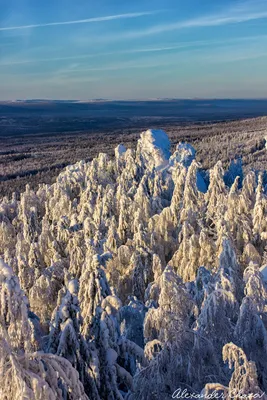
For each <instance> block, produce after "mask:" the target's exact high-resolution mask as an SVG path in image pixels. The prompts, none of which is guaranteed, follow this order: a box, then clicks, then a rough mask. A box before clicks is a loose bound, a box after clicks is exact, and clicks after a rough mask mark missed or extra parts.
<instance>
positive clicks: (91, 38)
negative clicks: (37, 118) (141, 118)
mask: <svg viewBox="0 0 267 400" xmlns="http://www.w3.org/2000/svg"><path fill="white" fill-rule="evenodd" d="M1 3H2V5H1V16H0V87H1V91H0V100H1V101H8V100H11V101H12V100H17V99H49V100H59V99H60V100H68V99H77V100H80V101H88V100H90V99H98V98H104V99H108V100H130V99H138V100H147V99H155V98H160V99H163V98H175V99H196V98H197V99H265V98H266V97H267V77H266V74H265V71H266V67H267V53H266V45H267V26H266V19H267V3H266V2H265V1H264V0H253V1H252V0H248V1H233V0H223V1H222V0H218V1H217V2H216V3H214V2H212V1H211V0H204V1H203V2H201V6H200V5H199V2H198V1H197V0H189V1H188V2H186V4H184V2H182V1H174V0H166V1H164V2H163V1H162V0H155V1H154V2H153V8H152V5H151V2H149V1H148V0H144V1H142V2H141V1H140V0H137V1H135V2H134V3H128V2H127V3H125V2H123V1H122V0H117V1H115V2H113V4H112V5H111V4H110V2H109V1H108V0H103V1H101V2H99V3H98V4H94V3H92V2H88V1H84V0H79V1H77V2H75V3H74V2H71V1H70V0H68V1H63V0H56V1H52V0H49V1H47V2H45V3H39V2H36V1H33V0H12V1H7V0H3V1H2V2H1Z"/></svg>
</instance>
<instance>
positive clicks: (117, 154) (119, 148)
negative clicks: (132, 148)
mask: <svg viewBox="0 0 267 400" xmlns="http://www.w3.org/2000/svg"><path fill="white" fill-rule="evenodd" d="M125 152H126V147H125V146H124V145H123V144H121V143H120V144H119V145H118V146H117V147H116V148H115V157H116V159H119V158H120V157H122V155H123V154H124V153H125Z"/></svg>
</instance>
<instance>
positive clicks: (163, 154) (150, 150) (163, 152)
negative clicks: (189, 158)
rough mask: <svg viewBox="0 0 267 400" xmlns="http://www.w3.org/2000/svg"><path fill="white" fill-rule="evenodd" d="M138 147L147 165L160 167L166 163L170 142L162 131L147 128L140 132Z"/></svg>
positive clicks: (169, 154) (169, 152)
mask: <svg viewBox="0 0 267 400" xmlns="http://www.w3.org/2000/svg"><path fill="white" fill-rule="evenodd" d="M138 147H139V149H140V152H141V156H142V159H143V161H144V162H145V163H146V164H148V165H147V166H152V167H156V168H160V167H163V166H165V165H167V164H168V160H169V158H170V156H171V151H170V149H171V142H170V140H169V138H168V136H167V134H166V133H165V132H164V131H162V130H156V129H149V130H147V131H145V132H143V133H141V137H140V139H139V140H138Z"/></svg>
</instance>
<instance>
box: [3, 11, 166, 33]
mask: <svg viewBox="0 0 267 400" xmlns="http://www.w3.org/2000/svg"><path fill="white" fill-rule="evenodd" d="M158 12H159V11H144V12H136V13H127V14H117V15H108V16H105V17H94V18H87V19H78V20H74V21H58V22H48V23H45V24H32V25H20V26H6V27H0V31H15V30H22V29H34V28H45V27H49V26H61V25H77V24H89V23H94V22H106V21H114V20H118V19H129V18H139V17H145V16H149V15H153V14H156V13H158Z"/></svg>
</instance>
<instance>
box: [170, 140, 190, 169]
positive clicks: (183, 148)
mask: <svg viewBox="0 0 267 400" xmlns="http://www.w3.org/2000/svg"><path fill="white" fill-rule="evenodd" d="M195 158H196V150H195V149H194V147H193V146H192V145H191V144H189V143H183V142H180V143H179V144H178V145H177V146H176V151H175V152H174V154H173V155H172V156H171V158H170V165H174V164H175V163H180V164H182V165H183V166H185V167H186V168H188V167H189V166H190V165H191V163H192V161H193V160H195Z"/></svg>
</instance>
